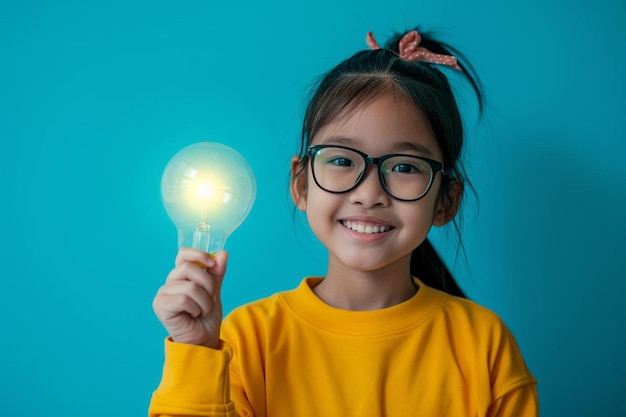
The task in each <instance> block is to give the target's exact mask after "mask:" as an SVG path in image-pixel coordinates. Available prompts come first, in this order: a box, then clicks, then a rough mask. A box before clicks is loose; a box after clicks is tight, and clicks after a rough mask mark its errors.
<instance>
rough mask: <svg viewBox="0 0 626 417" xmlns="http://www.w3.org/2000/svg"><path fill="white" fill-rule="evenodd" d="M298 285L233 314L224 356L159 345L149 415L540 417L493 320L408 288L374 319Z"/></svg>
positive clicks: (513, 349) (527, 380)
mask: <svg viewBox="0 0 626 417" xmlns="http://www.w3.org/2000/svg"><path fill="white" fill-rule="evenodd" d="M320 280H321V278H308V279H305V280H304V281H303V282H302V283H301V285H300V286H299V287H298V288H297V289H295V290H292V291H287V292H284V293H279V294H276V295H274V296H271V297H269V298H266V299H263V300H260V301H256V302H254V303H251V304H249V305H246V306H242V307H239V308H238V309H235V310H234V311H233V312H232V313H231V314H230V315H229V316H228V317H227V318H226V319H225V320H224V323H223V326H222V339H223V347H222V349H220V350H213V349H208V348H205V347H199V346H191V345H185V344H182V343H175V342H172V341H171V340H166V342H165V351H166V353H165V358H166V360H165V365H164V369H163V378H162V380H161V384H160V385H159V387H158V389H157V391H156V392H155V393H154V395H153V397H152V401H151V404H150V411H149V412H150V415H151V416H228V417H231V416H256V417H265V416H267V417H281V416H285V417H307V416H311V417H335V416H336V417H340V416H341V417H347V416H366V417H370V416H371V417H380V416H390V417H402V416H420V417H454V416H459V417H469V416H490V417H492V416H507V417H509V416H517V417H526V416H536V415H538V413H539V411H538V396H537V388H536V381H535V379H534V378H533V376H532V375H531V374H530V372H529V371H528V369H527V368H526V365H525V363H524V360H523V358H522V355H521V354H520V352H519V350H518V347H517V344H516V343H515V340H514V339H513V337H512V335H511V334H510V332H509V331H508V329H507V328H506V326H505V325H504V324H503V323H502V321H501V320H500V319H499V318H498V317H497V316H496V315H495V314H494V313H492V312H491V311H489V310H487V309H485V308H483V307H481V306H479V305H477V304H475V303H473V302H471V301H468V300H464V299H460V298H456V297H452V296H450V295H447V294H445V293H443V292H440V291H437V290H435V289H432V288H430V287H427V286H425V285H424V284H423V283H421V282H420V281H419V280H416V283H417V285H418V286H419V291H418V292H417V294H416V295H415V296H414V297H412V298H411V299H410V300H408V301H406V302H404V303H401V304H398V305H396V306H393V307H389V308H386V309H382V310H376V311H347V310H340V309H337V308H333V307H331V306H329V305H327V304H325V303H324V302H323V301H321V300H320V299H319V298H318V297H317V296H316V295H315V294H314V293H313V291H312V287H314V286H315V285H316V284H318V283H319V282H320Z"/></svg>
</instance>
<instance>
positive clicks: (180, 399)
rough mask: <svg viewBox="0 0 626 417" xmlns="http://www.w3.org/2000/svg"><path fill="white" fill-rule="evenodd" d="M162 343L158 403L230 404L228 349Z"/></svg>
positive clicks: (229, 352)
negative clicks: (162, 362) (163, 347)
mask: <svg viewBox="0 0 626 417" xmlns="http://www.w3.org/2000/svg"><path fill="white" fill-rule="evenodd" d="M221 345H222V346H221V348H220V349H210V348H207V347H204V346H196V345H188V344H185V343H177V342H174V341H172V340H171V339H170V338H167V339H166V340H165V364H164V365H163V377H162V379H161V383H160V385H159V387H158V389H157V391H156V392H155V396H156V397H158V398H159V400H160V401H165V402H168V403H170V404H171V405H174V403H176V404H180V405H183V404H187V405H191V404H196V405H201V404H203V405H209V404H211V405H218V404H223V405H227V404H231V403H230V381H229V372H228V367H229V364H230V360H231V358H232V350H231V348H230V347H229V346H227V345H225V344H224V343H221Z"/></svg>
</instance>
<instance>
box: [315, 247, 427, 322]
mask: <svg viewBox="0 0 626 417" xmlns="http://www.w3.org/2000/svg"><path fill="white" fill-rule="evenodd" d="M313 291H314V292H315V294H317V296H318V297H319V298H320V299H321V300H322V301H324V302H325V303H326V304H328V305H331V306H333V307H336V308H340V309H343V310H355V311H366V310H379V309H383V308H387V307H391V306H394V305H396V304H400V303H402V302H404V301H406V300H408V299H409V298H411V297H413V296H414V295H415V293H416V292H417V288H416V287H415V285H414V284H413V280H412V279H411V275H410V273H409V265H408V262H398V263H396V264H395V265H390V266H387V267H385V268H382V269H379V270H375V271H359V270H354V269H352V268H347V267H345V266H344V265H341V264H338V263H335V262H333V261H332V259H331V260H330V261H329V266H328V273H327V275H326V278H325V279H324V280H323V281H322V282H321V283H320V284H319V285H317V286H316V287H315V288H314V289H313Z"/></svg>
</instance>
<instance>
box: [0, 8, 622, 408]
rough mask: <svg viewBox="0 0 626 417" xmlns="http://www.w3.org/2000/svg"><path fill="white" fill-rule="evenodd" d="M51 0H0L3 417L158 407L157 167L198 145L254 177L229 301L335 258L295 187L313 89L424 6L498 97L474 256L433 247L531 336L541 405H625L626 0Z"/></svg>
mask: <svg viewBox="0 0 626 417" xmlns="http://www.w3.org/2000/svg"><path fill="white" fill-rule="evenodd" d="M41 3H42V4H38V3H36V2H33V1H20V2H7V1H4V2H2V5H0V59H1V65H0V159H1V161H2V163H1V164H0V186H1V187H2V190H1V192H0V193H1V194H0V195H1V196H2V197H1V204H0V218H2V219H3V225H2V228H1V234H0V237H1V238H0V239H1V240H0V242H2V251H1V252H0V284H1V285H2V290H1V291H0V294H1V295H0V297H1V299H0V361H1V363H0V369H1V371H0V374H1V375H2V376H1V377H0V414H1V415H20V416H36V415H37V416H38V415H64V416H83V415H90V416H108V415H117V416H137V415H144V414H145V411H146V407H147V404H148V400H149V397H150V394H151V391H152V390H153V389H154V388H155V386H156V385H157V383H158V381H159V377H160V370H161V368H160V367H161V362H162V358H163V354H162V339H163V337H164V336H165V332H164V330H163V329H162V328H161V326H160V324H159V323H158V321H157V320H156V318H155V317H154V316H153V313H152V310H151V300H152V297H153V295H154V293H155V292H156V290H157V288H158V287H159V286H160V285H161V283H162V282H163V280H164V278H165V276H166V274H167V272H168V271H169V269H170V268H171V266H172V263H173V259H174V256H175V253H176V234H175V229H174V226H173V225H172V224H171V223H170V221H169V219H168V218H167V216H166V214H165V211H164V209H163V208H162V205H161V201H160V194H159V181H160V176H161V173H162V170H163V168H164V167H165V164H166V163H167V161H168V160H169V158H170V157H171V156H172V155H173V154H174V153H175V152H176V151H178V150H179V149H181V148H182V147H184V146H186V145H188V144H191V143H193V142H197V141H203V140H213V141H222V142H225V143H228V144H229V145H231V146H233V147H235V148H236V149H238V150H239V151H240V152H241V153H243V154H244V155H246V157H247V158H248V159H249V161H250V163H251V165H252V166H253V168H254V169H255V171H256V173H257V181H258V187H259V189H258V198H257V201H256V205H255V207H254V209H253V211H252V213H251V215H250V217H249V218H248V220H247V221H246V222H245V223H244V225H243V226H242V227H241V228H240V229H239V230H238V231H237V232H236V233H235V234H234V235H233V236H232V237H231V239H230V240H229V242H228V244H227V248H228V249H229V250H230V252H231V262H230V265H229V275H228V280H227V282H226V283H225V288H224V293H225V297H226V300H225V302H226V307H227V308H228V309H229V310H230V309H232V308H233V307H235V306H237V305H239V304H241V303H244V302H247V301H250V300H253V299H256V298H259V297H262V296H265V295H268V294H271V293H273V292H275V291H278V290H282V289H288V288H291V287H294V286H295V285H297V284H298V282H299V281H300V279H301V277H302V276H303V275H306V274H319V273H323V271H324V265H325V254H324V251H323V249H322V248H321V247H319V245H318V244H317V243H316V242H315V240H314V239H313V238H312V237H311V235H310V233H309V232H308V230H307V227H306V223H305V222H304V220H303V219H302V218H300V217H298V216H296V219H295V221H294V219H293V218H292V207H291V204H290V201H289V198H288V193H287V172H288V166H289V165H288V164H289V158H290V156H291V154H292V153H294V152H295V151H296V149H297V140H298V131H299V122H300V120H301V112H302V107H303V104H304V102H305V101H304V100H305V97H306V93H307V91H308V88H309V86H310V84H311V81H312V80H314V79H315V78H316V77H317V76H318V75H319V74H321V73H322V72H323V71H325V70H327V69H329V68H330V67H331V66H332V65H334V64H335V63H337V62H338V61H339V60H341V59H343V58H345V57H346V56H348V55H349V54H351V53H353V52H355V51H356V50H359V49H363V48H364V47H365V43H364V39H365V33H366V32H367V31H368V30H373V31H374V32H375V33H376V34H377V36H378V38H379V39H381V40H384V39H386V38H387V36H388V35H390V34H391V33H392V32H393V31H395V30H402V29H407V28H410V27H412V26H414V25H415V24H422V25H424V26H425V27H430V28H435V29H438V30H439V32H440V33H441V35H442V37H444V38H445V39H446V40H448V41H449V42H450V43H453V44H454V45H456V46H458V48H459V49H460V50H462V51H464V52H465V53H466V55H467V56H468V57H469V58H470V59H471V60H472V62H473V63H474V65H475V67H476V70H477V71H478V72H479V74H480V76H481V78H482V80H483V83H484V87H485V91H486V94H487V96H488V100H489V105H488V108H487V111H486V113H485V116H484V118H483V119H482V122H481V123H479V124H476V123H475V121H476V117H475V113H472V111H469V112H468V115H469V116H468V134H469V137H468V140H469V146H468V157H469V159H468V169H469V172H470V175H471V176H472V178H473V180H474V184H475V186H476V189H477V191H478V194H479V204H478V205H477V204H476V202H475V201H474V200H472V199H470V200H468V203H469V205H468V206H467V207H466V210H465V226H464V242H465V245H466V248H467V260H468V261H467V263H465V262H464V261H462V260H459V261H457V262H456V263H455V262H454V241H453V240H452V241H450V240H448V237H449V236H450V235H451V234H449V233H447V232H445V231H440V230H437V231H434V232H433V239H434V241H435V243H436V244H437V245H438V246H439V247H440V249H441V250H442V252H443V253H445V254H446V257H447V258H448V259H449V261H450V263H451V264H453V265H454V269H455V271H456V274H457V275H458V276H459V279H460V281H461V282H462V284H463V286H464V287H465V288H466V289H467V291H468V292H469V294H470V296H471V297H472V298H474V299H475V300H477V301H479V302H481V303H482V304H484V305H486V306H488V307H489V308H491V309H493V310H495V311H496V312H498V313H499V314H500V315H501V316H502V317H503V318H504V319H505V320H506V322H507V323H508V324H509V326H510V327H511V329H512V330H513V332H514V333H515V335H516V336H517V338H518V341H519V344H520V346H521V348H522V350H523V352H524V354H525V356H526V358H527V362H528V364H529V366H530V367H531V369H532V371H533V372H534V373H535V375H536V376H537V378H538V379H539V390H540V395H541V401H542V411H543V415H546V416H562V415H568V416H591V415H594V416H595V415H602V416H617V415H626V404H625V403H624V401H623V400H622V397H623V390H624V387H625V386H626V363H625V360H624V352H626V340H625V337H624V328H625V326H626V324H625V321H626V320H625V318H626V317H625V316H626V311H625V307H624V302H623V301H622V297H621V295H622V294H623V293H624V292H625V290H626V288H625V287H626V283H625V280H624V271H625V270H626V261H625V258H626V257H624V254H623V252H624V249H626V246H625V245H624V240H623V236H624V234H625V232H626V220H625V219H624V214H623V213H624V211H625V210H626V194H625V191H626V170H625V169H624V163H623V161H624V154H625V153H626V145H625V141H624V139H625V138H626V131H625V127H626V122H625V120H626V117H624V112H625V110H626V98H625V97H626V86H625V81H624V80H625V78H624V75H623V74H624V71H625V68H626V52H625V49H626V48H625V46H626V45H625V40H626V29H625V28H626V13H625V11H626V8H625V7H624V6H623V2H620V1H618V0H613V1H610V0H600V1H596V2H593V6H590V5H588V4H589V2H583V1H566V0H554V1H538V0H534V1H527V2H518V3H519V4H518V3H516V4H514V5H505V2H500V1H496V0H491V1H484V2H480V5H478V6H476V5H474V6H472V5H469V4H468V3H469V2H467V1H461V0H442V1H436V2H435V1H430V2H419V1H413V2H409V1H406V0H404V1H403V0H391V1H388V2H384V5H381V3H380V2H374V1H368V0H364V1H359V2H348V1H345V0H333V1H320V0H316V1H306V2H291V1H285V0H283V1H280V2H275V3H274V4H259V2H254V1H247V0H244V1H243V2H236V4H237V6H235V5H233V6H230V5H225V4H218V5H214V4H211V3H210V2H203V1H185V2H170V1H149V2H148V1H145V2H128V1H114V0H113V1H108V2H101V3H100V4H96V3H93V2H84V1H83V2H79V1H75V2H48V4H43V2H41ZM224 3H226V2H224ZM522 3H523V4H522ZM296 4H297V5H296ZM461 95H463V97H465V98H464V99H463V100H464V101H465V103H466V104H465V105H464V107H467V108H469V109H471V107H472V104H473V103H472V99H471V96H470V95H469V94H468V93H467V91H465V93H461Z"/></svg>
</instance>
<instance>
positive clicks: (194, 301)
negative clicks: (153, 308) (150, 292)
mask: <svg viewBox="0 0 626 417" xmlns="http://www.w3.org/2000/svg"><path fill="white" fill-rule="evenodd" d="M156 299H157V300H158V303H162V304H160V305H159V307H161V308H160V311H161V313H162V315H163V318H168V317H171V316H175V315H176V314H178V313H181V312H185V313H187V314H189V315H190V316H191V317H193V318H198V317H200V316H201V315H202V316H204V317H208V316H209V314H210V313H211V309H212V308H213V306H214V304H215V301H216V296H215V295H211V293H209V292H207V291H206V289H205V288H204V287H202V286H201V285H199V284H197V283H196V282H194V281H189V280H172V281H170V282H168V283H167V284H166V285H164V286H162V287H161V288H160V289H159V292H158V293H157V297H156Z"/></svg>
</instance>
